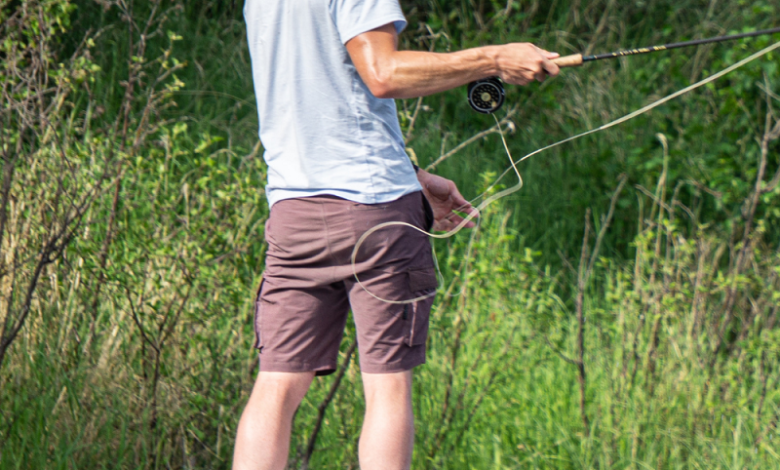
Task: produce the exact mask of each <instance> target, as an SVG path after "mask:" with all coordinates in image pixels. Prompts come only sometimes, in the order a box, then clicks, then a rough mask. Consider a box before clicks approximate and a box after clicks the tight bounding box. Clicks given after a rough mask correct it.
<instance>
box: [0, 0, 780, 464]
mask: <svg viewBox="0 0 780 470" xmlns="http://www.w3.org/2000/svg"><path fill="white" fill-rule="evenodd" d="M22 6H23V7H24V8H26V10H25V11H26V12H28V13H29V12H31V17H36V15H35V13H40V12H43V11H46V12H47V14H48V15H49V17H48V18H49V19H50V21H49V23H47V26H45V27H44V28H43V29H41V30H42V31H43V33H36V32H35V30H34V28H33V27H32V26H31V25H32V23H31V22H18V23H13V22H12V21H11V20H12V19H14V18H18V16H17V17H15V16H14V15H20V14H22V13H20V12H21V11H22V10H20V9H21V8H22ZM77 6H78V8H77V9H76V10H75V11H70V10H68V8H67V7H68V3H67V2H65V1H64V0H58V1H55V2H48V3H45V2H44V3H41V2H37V1H24V2H10V1H2V0H0V12H1V13H0V15H1V16H0V19H3V25H4V27H3V28H2V29H0V31H2V34H3V39H4V40H5V39H7V38H10V40H9V41H5V42H2V44H4V45H5V46H4V47H6V49H2V52H3V54H5V55H4V59H5V63H4V66H5V68H3V69H2V75H0V78H2V82H0V85H3V86H4V88H3V89H2V90H3V95H2V100H3V101H2V106H1V107H0V113H2V114H0V116H1V117H2V126H3V127H2V128H0V139H2V143H3V146H2V151H3V158H4V160H3V177H4V179H3V181H9V183H7V184H8V186H7V188H8V190H7V191H3V192H0V197H2V207H1V208H0V209H2V211H3V212H2V214H0V215H2V216H1V217H0V220H2V222H3V224H2V230H0V233H2V235H3V238H2V240H1V241H2V245H0V254H1V255H2V256H0V289H1V290H0V311H1V312H2V314H0V315H3V316H2V319H3V324H4V325H7V324H10V323H11V322H16V321H17V320H18V319H19V318H22V319H23V322H22V327H21V328H20V329H19V333H18V335H17V336H16V337H15V338H14V339H13V341H11V342H8V347H7V348H5V351H6V352H5V358H4V359H2V362H0V467H2V468H35V469H41V468H46V469H49V468H155V469H156V468H229V467H230V458H231V452H232V444H233V438H234V434H235V430H236V425H237V422H238V417H239V415H240V412H241V410H242V408H243V405H244V403H245V401H246V399H247V397H248V393H249V390H250V389H251V385H252V383H253V379H254V375H255V373H256V369H257V356H256V354H255V352H254V351H253V350H252V349H251V345H252V343H253V340H254V333H253V331H252V326H251V323H252V322H251V303H252V297H253V293H254V288H255V287H256V283H257V280H258V279H259V276H260V273H261V272H262V269H263V267H262V260H263V255H264V250H265V248H264V246H263V243H262V235H263V234H262V231H263V222H264V220H265V217H266V215H267V208H266V206H265V201H264V193H263V189H262V188H263V184H264V179H265V166H264V164H263V162H262V159H261V152H262V149H261V148H260V146H259V145H258V143H257V137H256V122H255V118H254V116H255V114H254V104H253V103H254V101H253V100H254V98H253V94H252V86H251V78H250V75H249V67H248V62H247V54H246V51H247V48H246V44H245V40H244V33H243V27H242V23H241V18H240V6H239V5H235V4H233V3H228V2H219V3H217V2H209V1H193V2H187V3H186V4H177V3H166V2H138V3H135V4H133V3H124V2H100V5H98V4H95V3H91V2H88V1H86V0H84V1H81V2H78V3H77ZM46 8H49V10H45V9H46ZM404 8H405V11H406V13H407V15H408V17H409V19H410V27H409V30H408V31H407V32H406V33H405V34H404V36H403V40H404V41H405V44H406V46H407V47H414V48H425V49H433V50H440V51H441V50H447V49H456V48H460V47H466V46H471V45H476V44H481V43H486V42H493V41H498V42H503V41H514V40H528V39H532V40H534V41H535V42H538V43H540V44H544V45H546V46H547V47H548V48H549V49H557V50H560V51H561V52H563V53H568V52H573V51H580V50H586V49H589V48H590V49H592V50H593V51H598V50H602V49H603V50H611V49H616V48H619V47H621V46H634V45H644V44H649V43H657V42H663V41H665V40H667V39H672V38H683V37H699V36H703V35H705V34H709V33H711V32H713V33H714V32H717V33H720V32H724V31H728V30H741V29H743V27H744V25H746V24H750V25H752V26H755V27H759V26H764V25H768V24H772V22H773V20H776V19H777V6H776V5H774V4H771V3H769V2H761V1H758V2H750V4H749V5H746V4H744V2H739V1H736V0H734V1H722V2H710V1H708V2H703V1H687V0H686V1H682V2H668V1H651V2H644V3H638V2H633V3H625V2H614V1H611V0H605V1H601V2H593V3H586V4H583V3H582V2H578V1H576V0H573V1H568V0H566V1H564V0H559V1H557V2H539V1H535V0H534V1H528V2H510V3H509V8H508V9H507V5H506V4H505V3H502V4H499V3H496V2H483V1H478V0H475V1H474V2H454V1H438V0H430V1H421V0H417V1H410V2H408V3H405V4H404ZM28 13H25V14H28ZM38 17H40V16H38ZM150 18H151V19H150ZM13 24H15V26H14V27H13V28H12V27H9V26H8V25H13ZM60 24H61V25H62V26H61V27H60V26H55V25H60ZM25 28H27V29H25ZM39 29H40V28H39ZM144 31H146V33H144ZM85 37H87V38H92V41H94V45H91V44H92V43H91V42H89V41H86V40H85V39H84V38H85ZM29 38H34V41H33V40H30V39H29ZM25 41H28V42H25ZM35 41H37V42H36V44H39V46H40V45H43V46H45V47H39V48H38V49H34V48H31V47H29V42H35ZM767 41H769V39H763V40H753V41H747V42H741V43H738V44H734V45H731V46H717V47H714V46H713V47H707V48H702V49H699V50H696V51H689V52H688V53H682V52H678V53H670V54H668V55H665V56H656V57H653V58H647V59H643V60H642V61H638V60H635V59H621V61H619V62H617V63H614V64H604V65H600V66H597V67H590V68H583V69H580V70H576V71H565V72H564V74H563V77H562V78H560V79H557V80H554V81H551V82H549V83H548V84H546V85H544V86H541V87H530V88H528V89H520V88H515V87H511V88H509V89H508V91H509V97H508V103H507V110H509V109H512V105H516V106H517V107H516V108H514V109H515V112H514V114H513V115H512V116H511V117H510V118H509V120H508V121H507V123H508V125H507V128H508V129H510V130H511V128H513V129H515V133H514V134H513V135H512V136H511V137H510V147H511V150H512V152H513V153H514V154H515V156H516V157H517V156H519V155H522V154H524V153H527V151H530V150H533V149H535V148H537V147H539V146H541V145H542V144H546V143H549V142H551V141H554V140H557V139H559V138H562V137H565V136H568V135H571V134H572V133H574V132H577V131H581V130H583V129H585V128H590V127H593V126H595V125H598V124H600V123H602V122H605V121H607V120H609V119H611V118H613V117H616V116H618V115H620V114H623V113H625V112H626V111H628V110H631V109H634V108H636V107H638V106H639V105H640V104H644V103H645V102H648V101H650V100H652V99H654V98H657V97H660V96H662V95H663V94H665V93H667V92H669V91H671V90H675V89H678V88H680V87H681V86H683V85H685V84H688V83H689V82H690V81H691V80H694V79H696V78H697V77H701V76H704V75H707V74H710V73H712V72H713V71H717V70H718V69H719V68H721V67H722V66H724V65H725V64H727V63H732V62H733V61H734V60H735V59H736V58H738V57H742V56H744V55H746V53H747V52H748V51H751V50H753V49H757V48H758V47H760V46H761V45H764V44H767ZM13 44H17V45H21V46H20V47H17V48H15V49H14V48H13V47H10V46H9V45H13ZM36 51H37V52H36ZM42 51H43V52H42ZM44 52H45V54H44ZM14 54H16V55H14ZM25 54H27V55H25ZM34 54H39V55H38V56H35V55H34ZM29 57H38V58H40V59H41V60H39V61H37V62H36V61H30V60H27V58H29ZM12 58H15V59H17V60H16V62H12V61H11V60H10V59H12ZM59 63H62V64H63V66H62V67H60V66H59ZM8 64H14V66H13V67H11V66H10V65H8ZM14 67H15V68H14ZM30 67H39V69H35V68H30ZM41 67H42V68H41ZM56 69H59V70H65V72H60V73H59V74H55V73H51V74H50V75H46V74H43V73H39V70H56ZM777 72H778V67H777V56H776V55H775V56H772V57H770V58H769V59H768V60H765V61H760V62H759V63H756V64H755V65H754V66H751V67H749V68H746V69H743V70H740V71H739V72H737V73H735V74H733V75H731V76H729V77H728V79H726V80H725V81H723V82H719V83H716V84H714V85H713V86H711V87H708V88H707V89H706V90H703V91H702V92H701V93H698V94H696V95H692V96H688V97H686V98H684V99H682V100H680V101H676V102H674V103H670V104H669V105H668V106H666V107H665V108H664V109H663V110H662V111H660V112H657V113H653V114H651V115H649V116H647V117H644V118H641V119H639V120H637V121H633V122H631V123H629V124H627V125H626V126H623V127H620V128H618V129H615V130H614V131H609V132H606V133H603V134H600V135H598V136H597V137H594V138H591V139H587V140H585V141H583V142H582V143H579V144H574V145H571V146H569V147H566V148H564V149H561V150H559V151H555V152H552V153H550V154H549V155H540V156H539V157H538V158H537V159H535V160H530V161H529V162H528V164H527V165H524V166H523V167H522V168H521V171H523V172H524V177H525V180H526V187H525V188H524V190H523V191H522V192H520V193H518V194H517V195H516V196H513V197H511V198H507V199H505V200H503V201H501V202H500V203H497V204H495V205H494V206H491V207H490V208H489V209H488V210H487V212H486V213H485V214H483V216H482V221H481V224H480V227H479V228H478V229H477V230H473V231H471V232H469V233H465V232H464V233H463V234H461V235H459V236H458V237H456V238H454V239H450V240H448V241H442V242H437V243H436V244H435V246H436V252H437V254H438V260H439V264H440V266H441V269H442V274H443V276H444V279H445V280H446V282H445V284H444V285H443V286H442V288H441V290H440V292H439V297H438V301H437V303H436V306H435V309H434V313H433V318H432V325H431V327H432V328H431V334H430V339H429V344H428V348H429V355H428V363H427V364H426V365H425V366H423V367H421V368H419V369H418V370H416V371H415V376H416V378H415V397H414V406H415V414H416V419H417V433H416V451H415V456H414V468H447V469H449V468H480V469H481V468H550V469H575V468H599V469H626V468H632V469H645V468H664V469H666V468H668V469H672V468H680V469H683V468H685V469H688V468H707V469H712V468H717V469H721V468H722V469H743V468H749V469H753V468H761V469H764V468H767V469H772V468H780V455H779V454H780V451H778V450H777V449H778V448H779V447H780V446H778V444H777V443H778V439H780V434H779V432H780V431H779V430H778V422H779V421H780V392H778V380H779V379H780V375H778V372H777V371H778V370H779V369H780V367H779V366H780V349H779V348H778V344H779V341H780V335H779V334H778V326H780V319H779V318H778V310H780V307H779V306H780V304H779V303H778V301H779V300H778V299H780V294H778V292H780V286H778V282H779V281H778V276H779V275H780V251H778V245H777V234H778V231H777V228H778V227H777V220H778V217H780V212H778V195H780V189H779V186H780V185H779V184H778V181H780V176H778V175H780V173H778V165H779V162H778V157H777V155H778V154H777V150H778V137H780V135H777V134H780V131H778V130H777V126H779V125H778V124H777V122H778V121H777V117H776V110H775V109H776V107H777V105H778V98H777V95H778V93H780V83H779V82H778V79H777ZM25 74H26V75H25ZM19 77H34V78H35V80H37V81H32V82H31V81H27V82H25V81H24V80H20V79H19ZM58 80H59V81H58ZM33 82H34V85H35V87H34V88H33V89H34V90H37V91H38V92H39V93H38V94H30V93H26V94H25V93H23V92H20V91H19V90H22V91H23V90H25V89H30V88H25V86H27V85H25V84H29V83H33ZM20 84H21V85H20ZM57 84H61V85H60V86H59V87H58V86H54V87H53V85H57ZM13 87H16V88H13ZM30 97H36V99H31V98H30ZM37 97H40V98H39V99H38V98H37ZM52 103H53V105H52V106H49V105H50V104H52ZM58 103H59V104H58ZM467 106H468V105H467V104H466V103H465V100H464V97H463V91H462V90H455V91H452V92H449V93H445V94H442V95H438V96H435V97H429V98H425V99H423V100H421V101H417V100H409V101H407V102H400V103H399V112H400V115H401V118H402V122H403V125H404V129H405V131H406V134H407V136H408V144H407V145H408V147H409V148H410V149H411V150H410V153H413V154H414V155H415V157H416V158H417V159H418V160H419V162H420V163H421V164H423V165H425V164H427V163H430V162H432V161H434V160H435V159H437V158H438V157H440V156H441V155H442V154H446V153H447V151H448V150H450V149H453V148H455V147H456V146H457V145H458V144H459V143H461V142H466V141H468V139H469V138H470V137H471V136H473V135H475V134H478V133H480V132H482V131H484V130H486V129H488V128H489V127H490V126H491V125H492V124H491V122H492V120H491V121H485V120H484V119H483V118H482V117H480V116H477V115H475V114H472V113H470V112H469V111H468V108H467ZM25 113H26V114H25ZM47 113H48V114H47ZM502 117H505V115H502ZM509 123H511V125H509ZM55 137H56V138H55ZM12 144H13V145H12ZM500 145H501V144H500V141H499V140H498V137H497V136H496V135H495V134H487V135H486V136H485V137H484V138H479V139H476V140H475V141H474V142H473V143H470V144H469V145H466V146H465V147H464V148H463V149H462V150H460V151H458V152H456V153H454V154H453V155H452V156H451V157H449V158H447V159H445V160H444V161H443V162H442V163H441V164H440V165H438V166H437V169H436V171H437V172H438V173H440V174H443V175H445V176H448V177H451V178H453V179H455V180H456V181H457V182H458V184H459V186H460V187H461V189H462V192H463V193H464V194H467V195H476V194H479V193H480V192H481V191H482V190H484V189H485V188H486V187H487V186H489V184H490V183H491V182H492V181H493V179H494V178H495V176H496V174H497V173H498V172H499V171H502V170H503V169H504V168H505V166H506V164H507V162H506V156H505V155H504V154H503V153H502V151H501V147H500ZM11 169H13V170H14V171H10V170H11ZM507 184H510V183H509V182H508V181H507ZM85 197H88V199H87V201H88V202H89V204H87V205H84V206H81V205H75V206H74V205H73V204H70V202H71V201H81V200H85V199H84V198H85ZM62 201H66V202H68V203H67V204H66V203H63V202H62ZM69 204H70V205H69ZM74 207H75V209H74ZM74 210H76V211H77V212H76V213H75V214H77V217H74V215H73V214H74V212H73V211H74ZM6 214H7V215H6ZM63 227H64V228H66V229H67V230H66V233H68V234H72V235H69V236H67V237H65V238H64V239H65V241H66V243H63V244H62V245H56V244H55V245H53V247H54V248H56V250H49V249H48V248H46V247H50V246H52V245H50V244H47V241H48V240H50V239H51V236H52V234H54V235H56V234H57V233H59V231H61V229H62V228H63ZM41 247H43V248H46V249H44V250H43V251H41V250H42V248H41ZM60 248H61V249H60ZM47 250H48V251H47ZM40 253H46V256H47V257H46V258H43V257H41V256H39V255H40ZM38 266H40V272H39V273H38V274H37V275H36V272H38V271H36V269H37V267H38ZM33 281H35V282H33ZM30 286H32V288H31V289H27V288H29V287H30ZM24 289H27V290H26V291H25V290H24ZM27 291H29V292H31V294H30V296H29V302H27V301H26V300H25V299H26V298H27V297H25V296H24V295H21V294H20V292H22V293H24V292H27ZM25 305H27V306H28V307H26V308H27V310H25ZM22 314H23V316H22ZM8 331H9V330H8V327H7V326H6V327H4V329H3V335H2V339H3V342H4V343H5V342H6V339H7V338H8V337H9V336H7V332H8ZM346 336H347V337H346V339H345V342H344V344H343V345H342V352H341V360H342V364H345V366H344V367H343V368H342V369H341V370H340V372H341V373H342V374H341V375H339V374H337V375H336V376H331V377H326V378H320V379H317V380H316V381H315V383H314V385H313V387H312V390H311V392H310V393H309V394H308V395H307V397H306V399H305V401H304V403H303V405H302V407H301V409H300V410H299V412H298V413H297V415H296V421H295V433H294V434H295V437H294V442H293V446H292V451H291V468H299V467H303V466H305V465H308V467H309V468H357V439H358V436H359V430H360V425H361V422H362V414H363V401H362V390H361V384H360V380H359V368H358V366H357V361H356V360H355V358H354V357H353V354H354V352H353V348H352V345H353V344H354V343H353V341H354V330H353V327H352V326H348V331H347V335H346ZM338 377H340V382H339V385H338V387H335V386H334V384H335V383H336V382H335V381H336V380H337V378H338ZM332 392H334V393H333V399H332V401H326V397H327V396H328V395H329V394H331V393H332ZM323 403H327V404H328V406H327V407H325V408H322V407H321V405H323ZM320 409H324V410H325V411H324V413H322V414H321V413H320V411H319V410H320ZM318 422H320V424H322V426H321V428H319V429H320V430H319V431H318V432H317V433H315V432H314V430H315V429H317V428H318V427H317V426H316V424H317V423H318ZM309 449H313V452H312V453H311V454H309Z"/></svg>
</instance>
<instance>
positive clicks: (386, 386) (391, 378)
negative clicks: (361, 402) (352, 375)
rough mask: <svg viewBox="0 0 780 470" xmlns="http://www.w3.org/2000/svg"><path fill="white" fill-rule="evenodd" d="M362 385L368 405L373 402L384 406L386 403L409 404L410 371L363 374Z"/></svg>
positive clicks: (410, 392) (410, 395) (410, 389)
mask: <svg viewBox="0 0 780 470" xmlns="http://www.w3.org/2000/svg"><path fill="white" fill-rule="evenodd" d="M363 387H364V389H365V394H366V405H367V406H368V407H372V405H374V404H376V405H381V406H382V407H385V406H387V404H388V403H396V404H398V405H406V404H407V403H408V404H411V397H412V372H411V371H406V372H399V373H393V374H363Z"/></svg>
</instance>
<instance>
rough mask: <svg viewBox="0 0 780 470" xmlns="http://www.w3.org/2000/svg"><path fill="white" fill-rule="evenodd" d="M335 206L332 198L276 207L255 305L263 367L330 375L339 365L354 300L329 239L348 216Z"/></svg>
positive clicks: (269, 225)
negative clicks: (339, 272)
mask: <svg viewBox="0 0 780 470" xmlns="http://www.w3.org/2000/svg"><path fill="white" fill-rule="evenodd" d="M326 205H327V206H329V207H330V209H329V210H325V207H324V206H326ZM332 206H333V202H332V200H331V199H328V198H304V199H291V200H284V201H279V202H277V203H276V204H274V206H273V208H272V209H271V215H270V217H269V219H268V222H267V223H266V240H267V242H268V251H267V253H266V269H265V272H264V274H263V282H262V284H261V287H260V289H259V290H258V294H257V299H256V306H255V331H256V334H257V344H256V347H257V348H258V349H259V350H260V370H261V371H275V372H308V371H313V372H316V373H317V374H318V375H325V374H328V373H331V372H333V371H334V370H335V369H336V363H337V359H338V350H339V345H340V343H341V339H342V335H343V331H344V325H345V323H346V319H347V313H348V310H349V302H348V297H347V291H346V286H345V285H344V283H343V282H342V280H340V279H336V278H335V277H334V276H333V272H334V269H335V266H334V262H333V261H334V260H333V257H332V256H331V254H330V243H331V240H330V238H331V237H332V236H336V237H340V236H342V235H341V232H343V231H344V230H343V228H342V229H340V231H338V232H334V231H331V233H329V232H328V227H329V225H330V226H334V227H336V226H338V225H339V224H338V222H339V221H340V220H342V219H345V217H344V215H343V214H340V213H339V211H338V210H334V209H333V207H332ZM342 212H343V213H346V212H347V211H346V210H344V211H342ZM344 225H345V222H341V226H344ZM346 225H348V224H346Z"/></svg>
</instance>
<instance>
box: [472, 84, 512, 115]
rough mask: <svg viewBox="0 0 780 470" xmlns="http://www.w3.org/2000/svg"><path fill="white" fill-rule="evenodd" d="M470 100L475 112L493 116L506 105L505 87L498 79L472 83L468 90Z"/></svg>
mask: <svg viewBox="0 0 780 470" xmlns="http://www.w3.org/2000/svg"><path fill="white" fill-rule="evenodd" d="M468 98H469V104H470V105H471V107H472V108H473V109H474V111H476V112H478V113H482V114H492V113H494V112H496V111H498V110H499V109H500V108H501V105H503V104H504V85H503V84H502V83H501V80H499V78H498V77H491V78H486V79H484V80H477V81H476V82H471V83H469V88H468Z"/></svg>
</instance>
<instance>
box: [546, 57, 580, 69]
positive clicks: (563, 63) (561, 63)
mask: <svg viewBox="0 0 780 470" xmlns="http://www.w3.org/2000/svg"><path fill="white" fill-rule="evenodd" d="M552 62H554V63H555V65H557V66H558V67H579V66H580V65H582V54H574V55H567V56H565V57H558V58H557V59H553V60H552Z"/></svg>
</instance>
